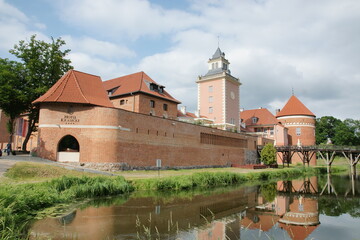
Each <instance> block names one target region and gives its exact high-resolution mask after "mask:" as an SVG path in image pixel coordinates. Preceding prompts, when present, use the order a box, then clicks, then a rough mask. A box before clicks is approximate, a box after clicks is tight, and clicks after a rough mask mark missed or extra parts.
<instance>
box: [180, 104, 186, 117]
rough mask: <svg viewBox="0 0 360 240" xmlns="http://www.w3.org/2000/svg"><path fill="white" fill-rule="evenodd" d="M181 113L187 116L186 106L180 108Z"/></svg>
mask: <svg viewBox="0 0 360 240" xmlns="http://www.w3.org/2000/svg"><path fill="white" fill-rule="evenodd" d="M180 112H181V113H182V114H184V115H186V106H181V107H180Z"/></svg>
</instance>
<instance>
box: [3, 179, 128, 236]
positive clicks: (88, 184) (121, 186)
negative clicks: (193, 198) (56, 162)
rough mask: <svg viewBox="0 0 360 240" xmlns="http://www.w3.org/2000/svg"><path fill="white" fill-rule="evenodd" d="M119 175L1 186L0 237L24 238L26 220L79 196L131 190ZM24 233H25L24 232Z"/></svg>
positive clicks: (116, 193) (105, 194) (119, 192)
mask: <svg viewBox="0 0 360 240" xmlns="http://www.w3.org/2000/svg"><path fill="white" fill-rule="evenodd" d="M133 189H134V188H133V187H132V186H131V185H130V184H129V183H128V182H127V181H126V180H125V179H124V178H123V177H121V176H118V177H102V176H97V177H87V176H83V177H67V176H64V177H61V178H57V179H53V180H51V181H48V182H42V183H27V184H16V185H7V186H2V187H1V188H0V199H1V200H0V239H24V238H26V237H27V236H26V232H27V227H28V226H29V225H28V222H29V221H31V219H33V218H34V217H35V216H36V214H37V212H38V211H40V210H43V209H45V208H48V207H52V206H54V205H56V204H60V203H69V202H72V201H75V200H77V199H81V198H93V197H99V196H111V195H119V194H124V193H128V192H130V191H133ZM24 234H25V235H24Z"/></svg>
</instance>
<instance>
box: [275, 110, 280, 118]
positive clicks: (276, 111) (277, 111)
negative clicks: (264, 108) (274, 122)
mask: <svg viewBox="0 0 360 240" xmlns="http://www.w3.org/2000/svg"><path fill="white" fill-rule="evenodd" d="M279 112H280V109H279V108H277V109H275V116H276V115H277V114H278V113H279Z"/></svg>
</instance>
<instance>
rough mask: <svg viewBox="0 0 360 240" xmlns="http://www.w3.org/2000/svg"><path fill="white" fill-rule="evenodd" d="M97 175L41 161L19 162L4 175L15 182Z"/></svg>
mask: <svg viewBox="0 0 360 240" xmlns="http://www.w3.org/2000/svg"><path fill="white" fill-rule="evenodd" d="M65 175H66V176H74V177H81V176H97V174H93V173H85V172H78V171H72V170H67V169H65V168H62V167H56V166H52V165H48V164H41V163H27V162H19V163H16V164H15V165H14V166H13V167H12V168H10V169H9V170H8V171H7V172H6V173H5V176H6V177H7V178H10V179H12V180H13V181H16V182H20V183H21V182H35V181H46V180H49V179H53V178H58V177H62V176H65Z"/></svg>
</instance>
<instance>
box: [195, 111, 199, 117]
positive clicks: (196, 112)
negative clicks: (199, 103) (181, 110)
mask: <svg viewBox="0 0 360 240" xmlns="http://www.w3.org/2000/svg"><path fill="white" fill-rule="evenodd" d="M195 116H196V117H197V118H199V117H200V110H196V111H195Z"/></svg>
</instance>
